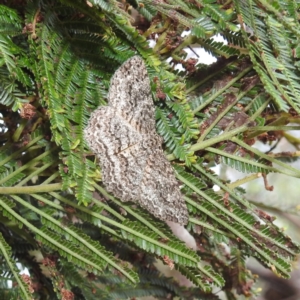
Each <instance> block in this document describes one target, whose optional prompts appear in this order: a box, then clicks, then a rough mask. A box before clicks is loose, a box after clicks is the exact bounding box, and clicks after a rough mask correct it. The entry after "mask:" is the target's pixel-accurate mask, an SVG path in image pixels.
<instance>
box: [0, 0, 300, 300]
mask: <svg viewBox="0 0 300 300" xmlns="http://www.w3.org/2000/svg"><path fill="white" fill-rule="evenodd" d="M298 10H299V5H298V4H297V3H296V2H295V1H285V2H283V1H281V2H278V1H256V0H255V1H247V0H245V1H212V0H203V1H182V0H169V1H150V0H145V1H139V0H137V1H122V2H120V1H117V0H112V1H103V0H89V1H80V0H75V1H74V0H72V1H71V0H54V1H53V0H43V1H42V0H35V1H29V0H28V1H21V2H20V1H14V0H13V1H6V4H1V5H0V109H1V111H0V112H1V119H2V121H1V122H0V128H1V135H0V211H1V214H0V253H1V255H0V266H1V275H2V276H1V278H0V287H1V288H0V298H1V299H2V298H3V299H87V300H89V299H95V298H97V299H128V298H136V297H144V296H153V297H156V298H157V299H166V298H170V297H180V298H181V299H220V298H219V296H218V293H217V294H215V293H214V292H213V291H214V290H215V289H214V288H217V289H218V290H220V289H221V290H222V291H225V292H226V295H227V296H228V298H230V299H238V297H240V295H244V296H246V297H251V295H254V294H255V291H254V289H253V287H252V286H253V283H254V281H255V280H256V277H255V276H254V275H252V274H251V272H249V270H248V266H247V264H246V261H247V258H249V257H254V258H256V259H257V260H258V261H259V262H260V263H261V264H262V265H263V266H265V267H267V268H269V269H271V270H272V271H273V272H274V273H276V274H277V275H279V276H281V277H284V278H288V277H289V275H290V272H291V265H292V262H293V260H294V259H295V257H296V256H297V255H298V253H299V252H300V248H299V245H298V244H297V242H296V241H294V240H292V239H291V238H290V237H289V236H287V235H286V234H285V233H284V232H283V231H282V230H281V229H280V228H278V227H277V226H276V225H275V224H274V223H273V217H271V216H270V215H268V214H267V213H266V212H263V211H262V210H260V209H259V208H257V207H256V206H255V205H254V204H253V203H252V202H250V201H249V200H251V199H248V198H249V196H248V193H247V189H242V188H241V187H240V186H241V185H242V184H244V183H246V182H248V181H250V180H253V179H257V178H263V179H264V183H265V188H266V189H267V190H270V189H271V188H270V186H269V185H268V178H267V175H268V174H269V173H278V175H279V176H280V175H281V174H284V175H288V176H291V177H296V178H299V177H300V171H299V169H297V168H296V167H294V166H292V165H290V162H291V161H292V160H293V161H295V160H296V159H297V157H298V156H299V153H298V152H297V151H296V152H293V153H292V152H282V151H281V152H279V153H273V152H272V151H275V150H276V146H277V143H278V142H279V141H280V140H282V139H284V138H285V139H286V140H287V141H288V142H289V143H291V144H293V145H294V146H296V147H298V146H299V140H298V139H296V138H294V137H293V136H291V135H290V134H289V133H287V132H286V131H288V130H299V129H300V127H299V126H298V125H297V124H298V123H299V120H298V119H299V113H300V108H299V107H300V106H299V96H300V85H299V79H300V78H299V66H300V64H299V57H300V50H299V49H300V48H299V46H298V40H299V37H300V26H299V24H298V13H297V11H298ZM217 34H218V35H220V36H222V37H223V38H224V42H216V41H215V40H214V37H213V36H214V35H217ZM150 41H151V43H152V44H153V42H154V44H155V45H154V46H153V47H150V46H149V43H150ZM197 47H202V48H203V49H205V50H206V51H208V52H209V53H210V54H211V55H212V56H214V57H215V58H216V62H215V63H214V64H212V65H204V64H197V59H196V58H194V59H191V58H187V52H186V49H187V48H192V49H196V48H197ZM135 54H139V55H140V56H141V57H143V59H144V60H145V63H146V65H147V68H148V73H149V76H150V79H151V85H152V86H151V88H152V95H153V100H154V103H155V105H156V129H157V132H158V134H160V135H161V136H162V137H163V140H164V149H165V153H166V156H167V158H168V159H169V160H170V161H172V165H173V167H174V172H175V174H176V176H177V179H178V181H179V184H180V187H181V192H182V195H183V197H184V199H185V201H186V203H187V206H188V210H189V216H190V219H189V223H188V225H187V230H188V231H189V232H190V234H191V235H192V237H193V238H194V239H195V241H196V245H197V246H196V250H193V249H191V248H189V246H187V245H186V244H185V243H184V242H182V241H181V240H180V239H179V238H178V237H175V236H174V234H173V233H172V232H171V230H170V228H169V227H168V226H167V224H164V223H163V222H161V221H159V220H156V219H155V218H154V217H153V216H151V215H149V214H148V213H147V212H146V211H144V210H143V209H141V208H140V207H138V206H135V205H132V203H123V202H121V201H120V200H119V199H116V198H114V197H113V196H112V195H111V194H109V193H108V192H107V191H106V190H105V188H104V187H103V186H102V185H101V175H102V174H101V170H100V169H99V166H98V162H97V161H96V159H95V157H94V156H93V154H92V153H91V152H90V150H89V149H88V147H87V145H86V142H85V140H84V135H83V131H84V128H85V127H86V125H87V122H88V119H89V117H90V114H91V112H92V111H93V110H94V109H96V108H97V107H98V106H99V105H106V100H107V99H106V95H107V90H108V88H109V81H110V78H111V76H112V74H113V73H114V72H115V70H116V69H117V68H118V67H119V66H120V64H122V63H123V62H124V61H126V60H127V59H128V58H129V57H131V56H133V55H135ZM179 65H180V67H181V69H180V70H178V66H179ZM291 124H292V125H291ZM255 142H260V143H264V144H265V145H267V146H269V148H270V147H271V146H272V147H273V148H274V149H275V150H274V149H272V148H270V150H269V151H267V152H262V151H261V150H260V148H258V147H256V144H255ZM274 142H275V143H274ZM254 144H255V145H254ZM270 145H271V146H270ZM283 158H284V159H283ZM291 158H292V160H291ZM225 165H228V166H230V167H233V168H235V169H236V170H238V171H239V172H241V173H243V174H245V177H243V178H241V179H238V180H237V181H235V182H230V181H228V180H225V179H224V178H222V177H220V176H219V175H218V173H215V172H214V171H213V170H212V167H214V166H223V167H224V166H225ZM216 187H218V189H217V190H216ZM224 245H226V247H224ZM157 261H158V262H159V263H157ZM163 264H164V265H166V266H167V268H169V269H173V268H174V269H176V270H177V272H180V273H181V275H183V276H185V277H186V281H187V280H189V284H188V286H190V285H191V283H193V284H194V287H192V288H191V287H184V286H181V285H180V284H179V283H178V282H177V281H176V280H174V279H173V278H169V277H168V276H166V275H165V274H163V271H162V269H163V267H162V265H163ZM20 269H24V270H26V272H27V273H28V275H26V274H27V273H26V274H23V273H22V274H21V272H20ZM11 283H13V284H11Z"/></svg>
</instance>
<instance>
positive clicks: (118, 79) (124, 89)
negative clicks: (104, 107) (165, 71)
mask: <svg viewBox="0 0 300 300" xmlns="http://www.w3.org/2000/svg"><path fill="white" fill-rule="evenodd" d="M108 104H109V105H110V106H111V107H114V108H115V109H116V111H117V113H118V114H119V115H121V116H123V117H124V119H126V120H127V122H128V123H129V124H130V125H131V126H132V127H133V128H135V130H137V131H139V132H141V133H149V132H154V131H155V118H154V112H155V109H154V105H153V100H152V96H151V87H150V79H149V76H148V73H147V68H146V65H145V63H144V61H143V60H142V58H141V57H139V56H133V57H132V58H130V59H128V60H127V61H126V62H125V63H124V64H123V65H121V67H120V68H119V69H118V70H117V71H116V72H115V74H114V75H113V77H112V79H111V81H110V88H109V92H108Z"/></svg>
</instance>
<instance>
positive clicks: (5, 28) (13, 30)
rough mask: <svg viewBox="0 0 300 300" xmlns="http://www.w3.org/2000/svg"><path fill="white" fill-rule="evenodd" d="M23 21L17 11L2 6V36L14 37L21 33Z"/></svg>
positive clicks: (0, 28)
mask: <svg viewBox="0 0 300 300" xmlns="http://www.w3.org/2000/svg"><path fill="white" fill-rule="evenodd" d="M21 24H22V20H21V18H20V17H19V15H18V13H17V12H16V10H14V9H11V8H9V7H7V6H5V5H1V4H0V35H2V34H3V35H10V36H14V35H17V34H20V33H21V30H22V25H21Z"/></svg>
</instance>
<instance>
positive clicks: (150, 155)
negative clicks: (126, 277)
mask: <svg viewBox="0 0 300 300" xmlns="http://www.w3.org/2000/svg"><path fill="white" fill-rule="evenodd" d="M107 98H108V105H107V106H100V107H99V108H97V109H96V110H95V111H94V112H93V113H92V114H91V118H90V120H89V122H88V125H87V127H86V128H85V130H84V136H85V140H86V142H87V144H88V146H89V147H90V149H91V150H92V151H93V152H94V154H95V155H96V156H97V158H98V159H99V162H100V167H101V170H102V179H103V183H104V185H105V187H106V189H107V191H109V192H111V193H112V194H113V195H114V196H115V197H117V198H119V199H120V200H121V201H123V202H126V201H132V202H134V203H138V204H139V205H140V206H141V207H143V208H144V209H146V210H147V211H148V212H150V213H151V214H153V215H154V216H155V217H157V218H159V219H160V220H163V221H172V222H176V223H179V224H181V225H185V224H187V222H188V211H187V207H186V204H185V201H184V199H183V196H182V194H181V192H180V189H179V185H178V182H177V180H176V178H175V175H174V170H173V168H172V166H171V164H170V162H169V161H168V160H167V159H166V157H165V155H164V153H163V149H162V138H161V137H160V136H159V135H158V134H157V133H156V130H155V117H154V113H155V107H154V104H153V100H152V96H151V88H150V79H149V76H148V73H147V69H146V65H145V63H144V61H143V60H142V58H141V57H139V56H134V57H132V58H130V59H129V60H127V61H126V62H125V63H124V64H123V65H121V67H120V68H119V69H118V70H117V71H116V72H115V74H114V75H113V77H112V79H111V82H110V88H109V92H108V97H107Z"/></svg>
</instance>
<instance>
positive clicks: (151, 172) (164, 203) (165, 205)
mask: <svg viewBox="0 0 300 300" xmlns="http://www.w3.org/2000/svg"><path fill="white" fill-rule="evenodd" d="M158 139H159V140H160V141H159V142H158V145H159V146H158V145H157V148H155V149H152V151H151V152H150V153H149V155H148V157H147V161H146V164H145V168H144V170H143V178H142V181H141V184H140V201H139V204H140V205H141V206H142V207H144V208H146V209H147V210H148V211H149V212H150V213H152V214H153V215H154V216H156V217H157V218H159V219H161V220H163V221H172V222H176V223H179V224H182V225H186V224H187V222H188V211H187V207H186V203H185V201H184V199H183V196H182V194H181V192H180V189H179V185H178V182H177V180H176V178H175V175H174V170H173V168H172V166H171V164H170V162H169V161H168V160H167V159H166V157H165V155H164V153H163V151H162V148H161V139H160V137H158V136H157V135H155V136H154V140H158ZM150 141H151V140H150Z"/></svg>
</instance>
